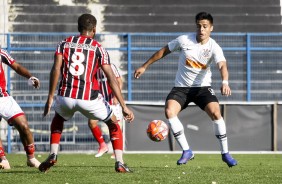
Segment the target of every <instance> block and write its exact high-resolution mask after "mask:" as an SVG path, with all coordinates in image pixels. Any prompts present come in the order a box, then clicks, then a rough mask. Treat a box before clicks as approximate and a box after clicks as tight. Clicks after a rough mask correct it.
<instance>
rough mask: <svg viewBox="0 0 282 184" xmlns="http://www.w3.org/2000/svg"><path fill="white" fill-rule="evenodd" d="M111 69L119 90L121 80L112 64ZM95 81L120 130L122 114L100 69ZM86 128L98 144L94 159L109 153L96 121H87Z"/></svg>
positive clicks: (113, 156)
mask: <svg viewBox="0 0 282 184" xmlns="http://www.w3.org/2000/svg"><path fill="white" fill-rule="evenodd" d="M111 68H112V70H113V72H114V74H115V77H116V79H117V82H118V85H119V88H120V89H122V79H121V76H120V74H119V72H118V69H117V67H116V66H115V65H114V64H113V63H111ZM97 79H98V82H99V86H100V93H101V94H102V95H103V97H104V98H105V100H106V101H107V102H109V104H110V106H111V107H112V109H113V112H114V114H115V116H116V118H117V120H118V123H119V126H120V128H122V118H123V117H122V113H121V107H120V104H119V103H118V100H117V99H116V97H115V95H114V94H113V91H112V89H111V86H110V84H109V83H108V80H107V76H106V75H105V73H104V72H103V70H102V69H101V67H99V69H98V71H97ZM88 126H89V128H90V129H91V132H92V134H93V136H94V137H95V139H96V140H97V142H98V144H99V149H98V153H97V154H96V155H95V157H101V156H102V155H103V154H104V153H107V152H108V151H109V148H108V146H107V144H106V143H105V140H104V138H103V136H102V132H101V129H100V127H99V126H98V120H91V119H89V120H88ZM111 158H115V155H114V154H113V155H112V156H111Z"/></svg>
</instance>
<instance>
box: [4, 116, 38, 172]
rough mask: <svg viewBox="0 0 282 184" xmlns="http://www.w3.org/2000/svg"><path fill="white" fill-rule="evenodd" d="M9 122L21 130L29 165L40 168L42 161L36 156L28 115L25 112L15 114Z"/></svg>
mask: <svg viewBox="0 0 282 184" xmlns="http://www.w3.org/2000/svg"><path fill="white" fill-rule="evenodd" d="M8 122H9V124H11V125H14V127H15V128H16V129H17V130H18V131H19V134H20V138H21V141H22V144H23V146H24V150H25V152H26V155H27V165H28V166H30V167H35V168H38V167H39V165H40V162H39V161H38V160H37V159H36V158H35V157H34V152H35V146H34V141H33V135H32V132H31V131H30V129H29V126H28V122H27V119H26V116H25V115H24V114H22V115H19V116H15V117H14V118H11V119H10V120H9V121H8Z"/></svg>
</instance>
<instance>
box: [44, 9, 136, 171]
mask: <svg viewBox="0 0 282 184" xmlns="http://www.w3.org/2000/svg"><path fill="white" fill-rule="evenodd" d="M77 23H78V31H79V32H80V34H79V35H76V36H70V37H68V38H66V39H64V40H63V41H62V42H60V43H59V44H58V46H57V49H56V52H55V56H54V64H53V67H52V69H51V72H50V84H49V94H48V99H47V101H46V104H45V109H44V113H43V115H44V116H46V115H47V114H48V113H49V112H50V110H51V106H52V103H53V98H54V94H55V91H56V87H57V83H58V82H59V78H61V79H60V84H59V88H58V95H57V96H56V100H55V103H54V109H55V116H54V118H53V120H52V123H51V140H50V148H51V149H50V155H49V157H48V158H47V159H46V160H45V161H44V162H42V163H41V164H40V166H39V170H40V171H41V172H46V171H48V170H49V169H50V168H51V167H52V166H53V165H54V164H55V163H56V162H57V155H58V151H59V143H60V138H61V134H62V131H63V126H64V122H65V121H67V120H69V119H70V118H72V116H73V115H74V113H75V112H77V111H78V112H80V113H81V114H83V115H84V116H85V117H87V118H88V119H94V120H101V121H104V122H105V123H106V124H107V125H108V127H109V131H110V138H111V142H112V145H113V149H114V153H115V156H116V157H115V159H116V162H115V170H116V172H123V173H127V172H131V170H130V169H129V168H128V167H127V165H126V164H125V163H124V161H123V135H122V131H121V130H120V127H119V125H118V123H117V120H116V117H115V115H114V114H113V112H112V109H111V107H110V105H109V103H108V102H107V101H106V100H105V99H104V98H103V96H102V95H101V94H100V92H99V91H100V90H99V84H98V80H97V76H96V73H97V70H98V68H99V67H101V68H102V70H103V71H104V72H105V74H106V76H107V79H108V80H109V84H110V86H111V89H112V90H113V92H114V94H115V96H116V98H117V100H118V101H119V103H120V106H121V108H122V113H123V115H124V118H125V119H126V120H128V121H129V122H132V121H133V120H134V114H133V113H132V111H131V110H130V109H129V108H127V106H126V104H125V101H124V99H123V97H122V94H121V91H120V88H119V86H118V84H117V81H116V78H115V76H114V73H113V71H112V69H111V66H110V64H111V63H110V57H109V54H108V52H107V51H106V50H105V49H104V48H103V47H102V46H101V44H100V43H99V42H97V41H96V40H95V39H94V37H95V34H96V23H97V20H96V18H95V17H94V16H93V15H91V14H82V15H81V16H79V18H78V21H77Z"/></svg>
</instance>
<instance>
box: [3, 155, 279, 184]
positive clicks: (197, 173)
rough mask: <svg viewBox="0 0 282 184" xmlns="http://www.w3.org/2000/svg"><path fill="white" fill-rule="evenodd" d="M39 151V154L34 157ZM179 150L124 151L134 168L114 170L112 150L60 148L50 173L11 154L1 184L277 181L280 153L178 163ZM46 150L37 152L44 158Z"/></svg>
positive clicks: (208, 157)
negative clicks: (231, 160) (78, 151)
mask: <svg viewBox="0 0 282 184" xmlns="http://www.w3.org/2000/svg"><path fill="white" fill-rule="evenodd" d="M38 156H40V155H37V157H38ZM179 156H180V155H179V154H125V155H124V160H125V161H126V162H127V164H128V165H129V166H130V167H131V168H132V169H133V170H134V173H126V174H123V173H116V172H115V170H114V160H113V159H110V154H106V155H104V156H103V157H101V158H95V157H94V155H93V154H91V155H89V154H60V155H59V157H58V163H57V165H56V166H54V167H52V168H51V169H50V170H49V172H48V173H41V172H39V171H38V170H37V169H35V168H28V167H27V166H26V165H25V164H26V163H25V155H23V154H9V155H7V158H8V159H9V162H10V165H11V167H12V169H11V170H1V171H0V172H1V173H0V176H1V178H0V183H3V184H4V183H5V184H17V183H21V184H25V183H28V184H35V183H40V184H44V183H54V184H80V183H81V184H84V183H92V184H103V183H109V184H124V183H126V184H127V183H128V184H132V183H153V184H160V183H163V184H167V183H172V184H177V183H195V184H201V183H203V184H231V183H238V184H245V183H246V184H251V183H253V184H259V183H263V184H268V183H269V184H278V183H279V184H281V183H282V156H281V155H279V154H233V157H234V158H236V159H237V161H238V163H239V164H238V165H237V166H235V167H232V168H229V167H228V166H227V165H226V164H225V163H223V162H222V161H221V157H220V155H218V154H196V155H195V159H194V160H192V161H190V162H188V164H186V165H181V166H177V165H176V160H177V159H178V158H179ZM46 157H47V155H46V154H44V155H41V157H38V160H40V161H43V160H44V159H45V158H46Z"/></svg>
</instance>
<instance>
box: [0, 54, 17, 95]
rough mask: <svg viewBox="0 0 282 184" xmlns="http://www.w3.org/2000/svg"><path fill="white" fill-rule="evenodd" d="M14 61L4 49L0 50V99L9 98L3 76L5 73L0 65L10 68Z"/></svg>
mask: <svg viewBox="0 0 282 184" xmlns="http://www.w3.org/2000/svg"><path fill="white" fill-rule="evenodd" d="M14 62H16V60H14V58H12V56H11V55H10V54H9V53H8V52H7V51H6V50H4V49H0V97H6V96H9V93H8V92H7V81H6V76H5V71H4V69H3V66H2V63H4V64H6V65H8V66H11V65H12V64H13V63H14Z"/></svg>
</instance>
